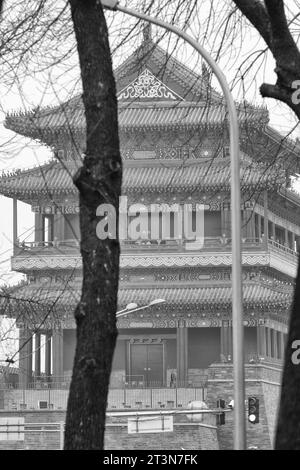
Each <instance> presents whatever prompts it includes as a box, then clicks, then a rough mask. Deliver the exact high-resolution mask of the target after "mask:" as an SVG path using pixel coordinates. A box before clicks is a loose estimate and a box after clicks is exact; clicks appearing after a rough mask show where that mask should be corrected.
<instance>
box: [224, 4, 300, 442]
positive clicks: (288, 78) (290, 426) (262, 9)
mask: <svg viewBox="0 0 300 470" xmlns="http://www.w3.org/2000/svg"><path fill="white" fill-rule="evenodd" d="M233 2H234V3H235V5H236V6H237V7H238V8H239V9H240V11H241V12H242V13H243V15H245V16H246V17H247V18H248V20H249V21H250V22H251V23H252V25H253V26H254V27H255V28H256V30H257V31H258V32H259V34H260V35H261V37H262V38H263V39H264V41H265V43H266V45H267V47H268V49H269V50H270V52H271V53H272V55H273V57H274V59H275V61H276V69H275V72H276V74H277V81H276V83H275V84H267V83H263V84H262V85H261V87H260V93H261V95H262V96H263V97H265V98H274V99H276V100H279V101H281V102H283V103H285V104H287V105H288V106H289V107H290V108H291V109H292V110H293V111H294V113H295V114H296V116H297V117H298V119H300V104H297V103H296V102H295V100H293V99H292V96H293V94H294V93H295V87H294V86H293V84H294V82H295V81H297V80H299V79H300V51H299V48H298V46H297V44H296V42H295V40H294V38H293V35H292V34H291V31H290V28H289V22H288V20H287V16H286V10H285V7H286V5H285V3H287V2H283V0H264V2H262V1H260V0H233ZM299 14H300V13H299V12H298V15H299ZM299 312H300V269H299V267H298V274H297V281H296V288H295V296H294V303H293V307H292V312H291V317H290V323H289V333H288V339H287V344H286V351H285V363H284V371H283V378H282V389H281V400H280V408H279V415H278V423H277V435H276V443H275V448H276V449H291V450H299V449H300V400H299V389H300V368H299V365H296V364H293V362H292V360H291V356H292V353H293V351H294V350H293V348H292V345H293V343H294V341H295V340H299V339H300V315H299Z"/></svg>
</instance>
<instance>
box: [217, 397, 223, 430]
mask: <svg viewBox="0 0 300 470" xmlns="http://www.w3.org/2000/svg"><path fill="white" fill-rule="evenodd" d="M217 408H219V409H224V408H225V400H218V401H217ZM223 424H225V413H224V411H220V413H218V414H217V426H222V425H223Z"/></svg>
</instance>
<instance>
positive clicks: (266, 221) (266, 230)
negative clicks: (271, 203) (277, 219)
mask: <svg viewBox="0 0 300 470" xmlns="http://www.w3.org/2000/svg"><path fill="white" fill-rule="evenodd" d="M264 240H265V247H266V249H267V247H268V240H269V219H268V191H264Z"/></svg>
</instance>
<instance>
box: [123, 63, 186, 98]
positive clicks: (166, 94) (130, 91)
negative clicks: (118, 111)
mask: <svg viewBox="0 0 300 470" xmlns="http://www.w3.org/2000/svg"><path fill="white" fill-rule="evenodd" d="M118 99H119V100H129V99H162V100H166V99H168V100H174V101H175V100H176V101H178V100H180V101H183V98H181V96H179V95H177V93H175V92H174V91H172V90H171V89H170V88H169V87H167V85H165V84H164V83H163V82H162V81H160V80H159V79H158V78H157V77H156V76H155V75H153V73H152V72H150V70H149V69H147V68H145V69H144V71H143V72H142V73H141V74H140V75H138V77H137V78H136V79H135V80H134V81H133V82H131V83H130V84H129V85H127V87H126V88H124V89H123V90H121V91H120V93H119V95H118Z"/></svg>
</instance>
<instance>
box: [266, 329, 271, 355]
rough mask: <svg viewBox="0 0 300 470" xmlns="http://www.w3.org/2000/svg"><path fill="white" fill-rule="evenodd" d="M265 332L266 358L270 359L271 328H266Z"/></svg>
mask: <svg viewBox="0 0 300 470" xmlns="http://www.w3.org/2000/svg"><path fill="white" fill-rule="evenodd" d="M266 330H267V357H272V331H271V328H269V327H268V328H266Z"/></svg>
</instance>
